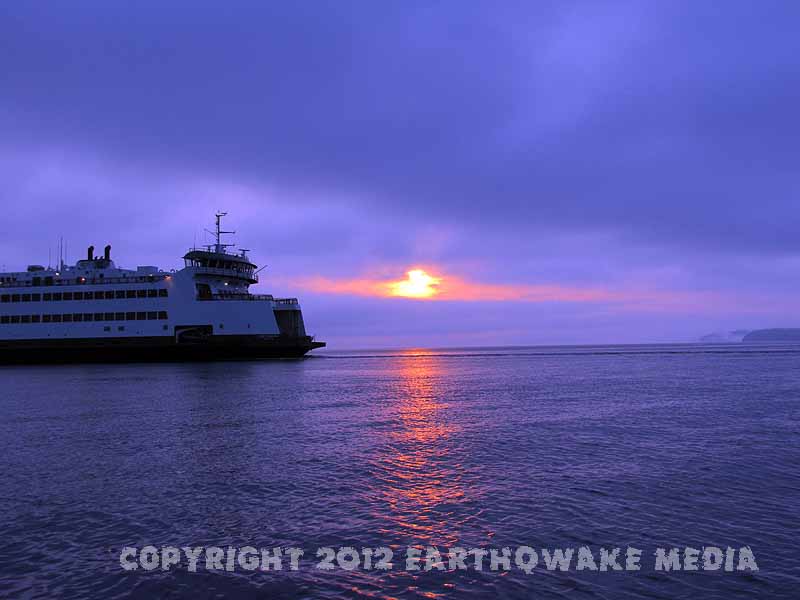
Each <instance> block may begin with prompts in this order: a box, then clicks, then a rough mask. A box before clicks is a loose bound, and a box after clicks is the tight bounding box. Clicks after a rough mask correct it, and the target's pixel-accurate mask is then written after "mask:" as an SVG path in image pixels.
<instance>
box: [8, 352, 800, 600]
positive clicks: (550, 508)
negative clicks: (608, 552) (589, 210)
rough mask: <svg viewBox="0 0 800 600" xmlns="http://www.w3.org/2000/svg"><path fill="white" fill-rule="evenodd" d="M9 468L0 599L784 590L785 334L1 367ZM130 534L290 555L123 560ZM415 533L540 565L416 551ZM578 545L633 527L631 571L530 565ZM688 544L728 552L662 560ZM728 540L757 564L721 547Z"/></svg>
mask: <svg viewBox="0 0 800 600" xmlns="http://www.w3.org/2000/svg"><path fill="white" fill-rule="evenodd" d="M0 477H1V478H2V479H0V481H1V482H2V483H0V597H9V598H104V599H105V598H129V597H132V598H158V597H160V598H222V597H228V598H331V599H333V598H429V599H435V598H462V597H470V598H495V597H498V598H562V597H568V598H587V599H590V598H609V599H612V598H613V599H616V598H692V599H695V598H703V599H706V598H725V599H728V598H798V597H800V538H799V537H798V536H800V347H798V346H781V345H775V346H769V345H761V346H745V345H723V346H701V345H687V346H675V345H665V346H615V347H553V348H547V347H535V348H487V349H478V350H475V349H471V350H459V349H448V350H405V351H384V352H329V353H327V354H321V355H319V356H315V357H311V358H308V359H306V360H300V361H273V362H220V363H199V364H156V365H151V364H127V365H90V366H80V365H75V366H50V367H47V366H30V367H0ZM146 546H154V547H155V548H157V549H162V548H163V547H177V548H181V547H184V546H189V547H193V548H194V547H203V548H208V547H220V548H223V549H226V551H227V549H228V548H229V547H230V548H233V549H234V552H237V551H241V550H237V549H241V548H242V547H247V546H252V547H254V548H257V549H260V548H268V549H274V548H275V547H281V548H289V547H295V548H300V549H302V550H303V551H304V554H303V556H302V558H300V559H299V562H298V565H297V566H298V568H297V570H290V568H289V565H288V562H285V563H283V569H282V570H280V571H277V570H270V571H264V570H261V569H257V570H255V571H251V570H247V569H245V568H241V567H240V566H239V565H236V564H235V561H232V562H233V563H234V567H235V568H233V570H230V571H229V570H225V569H224V568H223V569H221V570H220V569H213V568H211V569H209V568H205V567H204V561H203V560H202V559H201V560H200V562H199V563H198V566H197V569H196V572H192V571H190V570H189V568H188V564H187V562H186V560H185V559H181V562H180V563H179V564H178V565H177V566H170V568H168V569H167V570H164V569H163V568H162V567H160V566H159V567H157V568H154V569H152V570H148V569H146V568H145V567H144V566H142V563H141V562H137V561H139V558H140V555H139V554H136V555H135V557H134V558H131V557H130V556H129V557H128V559H130V561H132V563H133V565H134V566H135V567H136V568H135V569H131V570H126V569H123V567H122V563H121V554H122V552H123V549H124V548H131V547H132V548H136V549H138V550H137V552H139V551H141V549H142V548H145V547H146ZM348 546H349V547H353V548H354V549H356V550H357V552H359V556H360V557H361V556H363V555H362V554H361V553H362V551H363V549H364V548H371V549H376V548H379V547H387V548H389V549H390V550H391V551H392V553H393V559H392V563H393V568H392V569H389V570H380V569H375V568H372V569H367V568H363V564H362V563H359V567H358V568H353V569H352V570H347V569H345V568H342V567H341V566H339V565H338V563H336V564H334V567H335V568H334V569H333V570H323V569H320V568H318V564H319V562H320V560H322V559H324V556H323V557H322V558H320V557H317V555H316V552H317V549H318V548H320V547H331V548H332V549H333V550H334V551H335V552H336V551H338V550H339V549H341V548H342V547H348ZM429 546H430V547H432V548H436V549H437V550H439V551H442V552H444V551H445V550H446V549H448V548H452V547H463V548H467V549H469V548H479V549H480V548H482V549H486V550H487V551H488V550H489V549H493V548H494V549H502V548H504V547H508V548H510V549H512V550H513V549H515V548H519V547H521V546H527V547H530V548H531V549H534V550H535V551H536V552H537V553H538V564H537V565H536V566H535V568H532V569H529V570H528V571H525V570H522V569H519V568H517V567H516V566H515V563H513V562H512V565H511V568H510V569H508V570H506V569H503V568H502V565H500V566H499V567H498V569H497V570H494V571H493V570H491V569H490V568H489V565H488V560H487V561H486V562H485V563H484V566H483V570H481V571H479V570H477V569H476V568H468V569H461V568H454V569H452V570H451V569H449V568H443V569H442V568H439V567H441V564H440V565H437V566H436V567H435V568H431V569H430V570H427V571H425V570H419V571H413V570H408V569H406V562H405V558H406V552H407V551H408V547H413V548H417V549H427V548H428V547H429ZM580 547H586V548H588V549H589V550H590V552H591V553H592V554H593V556H594V558H595V559H597V558H598V557H599V554H600V549H601V548H605V549H613V548H617V547H619V548H621V549H622V553H623V556H622V560H621V562H622V563H623V567H624V559H625V557H624V553H625V551H626V548H630V547H633V548H636V549H639V550H641V562H640V566H641V568H640V570H638V571H634V570H630V571H629V570H625V569H624V568H623V569H622V570H608V571H600V570H599V569H598V570H593V569H591V568H584V569H581V570H577V569H576V568H575V560H573V561H572V566H571V567H570V568H568V569H567V570H566V571H561V570H549V569H548V568H547V567H546V566H545V564H544V563H543V558H542V550H543V549H551V550H552V549H557V548H561V549H568V548H572V549H575V550H576V551H577V549H578V548H580ZM687 547H688V548H694V549H697V550H699V551H700V552H701V555H702V551H703V549H704V548H708V547H718V548H720V549H722V550H724V551H726V549H727V548H729V547H730V548H732V549H734V550H735V551H736V553H737V557H736V559H735V560H733V561H732V562H731V565H732V566H733V568H732V569H730V570H726V568H724V567H722V568H719V569H717V570H710V569H709V570H704V569H698V570H683V569H681V570H672V571H669V572H664V571H656V570H655V569H654V566H653V565H654V553H655V552H656V551H657V549H658V548H665V549H669V548H677V549H680V550H681V551H683V550H684V549H685V548H687ZM743 547H748V548H749V549H750V551H751V552H752V555H753V557H754V559H755V561H756V562H757V570H753V569H743V570H738V569H737V568H736V566H737V564H738V558H739V556H738V552H739V549H740V548H743ZM160 551H161V550H159V552H160ZM426 551H427V550H426ZM681 556H683V555H681ZM151 558H152V556H151ZM156 558H158V555H157V556H156ZM343 558H344V559H345V560H344V561H343V562H344V564H346V565H347V560H349V558H350V556H349V555H347V554H345V555H343ZM128 559H126V560H128ZM359 560H361V559H360V558H359ZM700 562H702V561H700ZM444 566H445V567H447V566H448V565H447V564H446V560H445V565H444Z"/></svg>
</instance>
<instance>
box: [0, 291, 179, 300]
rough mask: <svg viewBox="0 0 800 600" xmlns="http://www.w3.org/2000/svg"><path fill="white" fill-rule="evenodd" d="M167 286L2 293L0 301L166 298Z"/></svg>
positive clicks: (167, 293)
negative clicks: (92, 290) (135, 288)
mask: <svg viewBox="0 0 800 600" xmlns="http://www.w3.org/2000/svg"><path fill="white" fill-rule="evenodd" d="M168 295H169V292H167V289H166V288H158V289H156V288H152V289H149V290H108V291H105V292H52V293H50V292H48V293H46V294H2V295H0V302H51V301H60V300H124V299H125V298H166V297H167V296H168Z"/></svg>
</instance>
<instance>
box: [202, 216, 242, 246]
mask: <svg viewBox="0 0 800 600" xmlns="http://www.w3.org/2000/svg"><path fill="white" fill-rule="evenodd" d="M227 214H228V213H226V212H218V213H216V214H215V215H214V216H215V217H216V218H217V227H216V231H208V229H206V231H208V233H210V234H212V235H213V236H214V239H216V243H215V244H214V252H216V253H217V254H225V248H230V247H231V246H235V245H236V244H223V243H222V236H223V235H226V234H234V233H236V232H235V231H222V229H221V227H222V217H225V216H227Z"/></svg>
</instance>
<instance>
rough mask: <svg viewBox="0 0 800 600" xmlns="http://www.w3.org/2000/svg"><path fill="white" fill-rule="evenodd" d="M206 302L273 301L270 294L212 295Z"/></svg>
mask: <svg viewBox="0 0 800 600" xmlns="http://www.w3.org/2000/svg"><path fill="white" fill-rule="evenodd" d="M207 300H254V301H256V302H271V301H272V300H274V298H273V297H272V295H271V294H237V293H228V294H212V295H211V297H210V298H207Z"/></svg>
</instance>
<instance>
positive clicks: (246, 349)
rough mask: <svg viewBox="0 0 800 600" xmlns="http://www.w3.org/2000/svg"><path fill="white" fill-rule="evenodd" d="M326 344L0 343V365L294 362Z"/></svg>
mask: <svg viewBox="0 0 800 600" xmlns="http://www.w3.org/2000/svg"><path fill="white" fill-rule="evenodd" d="M323 347H325V342H315V341H314V339H313V338H312V337H311V336H302V337H289V336H282V335H277V336H265V335H242V336H239V335H224V336H220V335H216V336H215V335H202V334H200V335H186V336H182V337H181V338H180V339H176V337H173V336H157V337H120V338H113V337H112V338H87V339H63V340H14V341H0V364H59V363H61V364H65V363H87V362H93V363H113V362H163V361H166V362H181V361H215V360H253V359H281V358H283V359H297V358H301V357H303V356H305V354H306V353H307V352H309V351H310V350H313V349H315V348H323Z"/></svg>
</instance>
